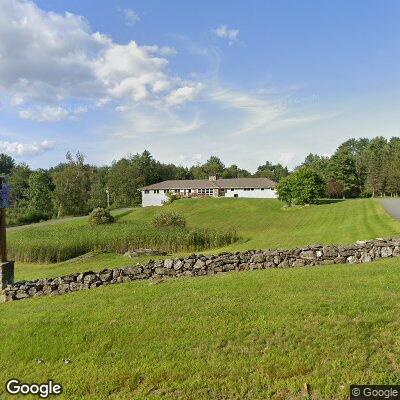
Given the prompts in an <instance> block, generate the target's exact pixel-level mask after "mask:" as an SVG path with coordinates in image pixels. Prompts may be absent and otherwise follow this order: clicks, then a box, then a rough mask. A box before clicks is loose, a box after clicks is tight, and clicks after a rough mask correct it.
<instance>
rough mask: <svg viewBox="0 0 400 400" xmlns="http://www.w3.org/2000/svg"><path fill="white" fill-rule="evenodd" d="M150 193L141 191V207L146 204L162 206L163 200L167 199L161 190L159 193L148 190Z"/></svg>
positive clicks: (146, 205)
mask: <svg viewBox="0 0 400 400" xmlns="http://www.w3.org/2000/svg"><path fill="white" fill-rule="evenodd" d="M149 192H150V193H145V192H144V191H142V207H148V206H162V205H163V202H164V201H165V200H167V196H166V194H165V193H164V191H163V190H160V193H154V190H149Z"/></svg>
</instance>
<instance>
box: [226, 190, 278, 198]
mask: <svg viewBox="0 0 400 400" xmlns="http://www.w3.org/2000/svg"><path fill="white" fill-rule="evenodd" d="M235 194H236V195H237V196H236V197H245V198H249V199H276V198H277V197H278V195H277V194H276V192H275V190H274V189H264V190H261V189H254V190H244V189H234V190H231V189H227V190H226V192H225V197H235Z"/></svg>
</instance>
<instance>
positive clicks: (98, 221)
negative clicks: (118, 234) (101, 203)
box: [89, 207, 115, 225]
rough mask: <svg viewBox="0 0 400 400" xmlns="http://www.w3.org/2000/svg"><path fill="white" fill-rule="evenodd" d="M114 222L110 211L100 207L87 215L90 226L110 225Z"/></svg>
mask: <svg viewBox="0 0 400 400" xmlns="http://www.w3.org/2000/svg"><path fill="white" fill-rule="evenodd" d="M114 221H115V220H114V217H113V216H112V215H111V214H110V211H108V210H106V209H105V208H101V207H98V208H95V209H94V210H93V211H92V212H91V213H90V215H89V224H90V225H103V224H111V223H112V222H114Z"/></svg>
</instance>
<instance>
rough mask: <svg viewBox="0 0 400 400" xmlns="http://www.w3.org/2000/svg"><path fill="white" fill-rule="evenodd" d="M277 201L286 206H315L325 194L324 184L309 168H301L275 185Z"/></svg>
mask: <svg viewBox="0 0 400 400" xmlns="http://www.w3.org/2000/svg"><path fill="white" fill-rule="evenodd" d="M276 191H277V192H278V198H279V200H282V201H284V202H285V203H286V204H287V205H288V206H291V205H292V204H299V205H303V204H315V203H317V201H318V199H320V198H321V197H323V196H324V194H325V182H324V180H323V179H322V178H321V176H320V175H319V174H318V173H316V172H315V171H313V170H312V169H311V168H309V167H302V168H300V169H298V170H296V171H295V172H293V173H292V174H290V175H289V176H287V177H286V178H283V179H282V180H281V181H280V182H279V183H278V185H277V187H276Z"/></svg>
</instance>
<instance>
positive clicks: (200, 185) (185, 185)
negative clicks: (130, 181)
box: [140, 178, 276, 190]
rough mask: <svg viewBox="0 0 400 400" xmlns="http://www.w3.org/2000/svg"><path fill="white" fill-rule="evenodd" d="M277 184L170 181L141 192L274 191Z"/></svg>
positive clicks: (263, 181)
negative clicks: (205, 190) (186, 190)
mask: <svg viewBox="0 0 400 400" xmlns="http://www.w3.org/2000/svg"><path fill="white" fill-rule="evenodd" d="M275 186H276V183H275V182H274V181H271V179H268V178H233V179H217V180H208V179H191V180H170V181H163V182H159V183H155V184H153V185H149V186H145V187H143V188H141V189H140V190H154V189H155V190H157V189H161V190H162V189H164V190H165V189H170V190H173V189H244V188H250V189H261V188H264V189H274V188H275Z"/></svg>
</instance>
